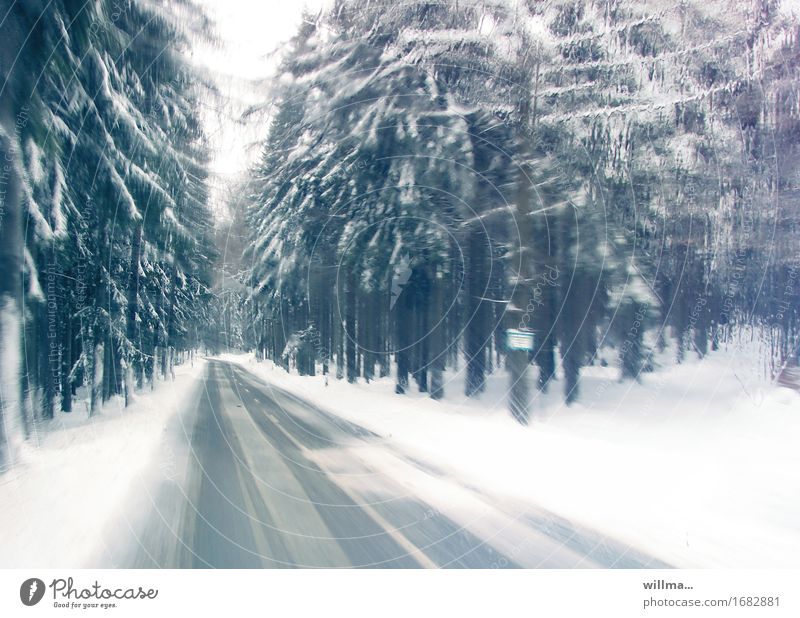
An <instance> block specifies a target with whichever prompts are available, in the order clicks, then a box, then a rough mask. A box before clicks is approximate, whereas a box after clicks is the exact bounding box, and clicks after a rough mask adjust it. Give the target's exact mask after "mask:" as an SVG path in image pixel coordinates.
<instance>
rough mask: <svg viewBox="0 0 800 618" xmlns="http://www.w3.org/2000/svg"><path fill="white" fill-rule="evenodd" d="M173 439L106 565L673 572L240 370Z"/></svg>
mask: <svg viewBox="0 0 800 618" xmlns="http://www.w3.org/2000/svg"><path fill="white" fill-rule="evenodd" d="M170 433H171V434H172V435H171V436H170V437H169V441H167V442H166V443H167V444H168V445H169V446H167V447H165V449H164V452H163V453H161V454H160V456H161V463H160V465H159V469H160V472H159V480H158V482H156V483H151V484H150V485H147V484H143V486H142V487H143V488H142V492H141V493H140V494H139V495H138V496H137V498H136V500H137V501H138V504H137V505H132V507H131V509H132V513H133V512H140V515H138V516H134V515H131V516H130V517H128V518H126V525H124V526H121V527H120V528H119V529H118V530H116V531H114V532H113V533H112V534H106V536H107V537H108V538H109V541H108V542H107V547H106V551H105V557H104V562H105V563H106V564H104V565H103V566H118V567H144V568H152V567H166V568H189V567H192V568H280V567H323V568H324V567H364V568H420V567H425V568H432V567H460V568H515V567H516V568H519V567H526V568H532V567H542V568H587V567H622V568H641V567H664V566H667V565H665V564H663V563H661V562H658V561H655V560H653V559H651V558H650V557H648V556H645V555H643V554H642V553H640V552H637V551H635V550H633V549H632V548H630V547H626V546H624V545H622V544H620V543H618V542H615V541H614V540H613V539H609V538H606V537H603V536H601V535H599V534H597V533H596V532H593V531H591V530H587V529H585V528H579V527H577V526H574V525H572V524H571V523H570V522H568V521H565V520H563V519H561V518H558V517H556V516H554V515H553V514H550V513H547V512H545V511H541V510H537V509H532V508H531V507H530V505H514V504H512V503H509V502H508V501H505V500H498V499H496V498H495V497H492V496H486V495H482V494H481V493H480V492H478V491H477V490H475V489H474V488H470V487H469V486H467V485H461V484H459V483H458V482H457V481H455V480H454V479H453V478H452V477H451V476H449V475H447V474H445V473H444V472H442V471H441V470H437V469H436V468H435V467H434V466H431V465H430V464H425V463H424V462H420V461H417V460H415V459H414V458H413V457H410V456H408V455H406V454H404V453H403V452H401V451H400V450H398V449H397V448H396V446H394V445H393V444H392V442H391V439H390V438H386V437H382V436H378V435H376V434H374V433H372V432H370V431H368V430H366V429H364V428H362V427H359V426H356V425H354V424H352V423H348V422H345V421H343V420H341V419H339V418H338V417H335V416H334V415H332V414H330V413H328V412H325V411H324V410H322V409H319V408H317V407H315V406H314V405H312V404H310V403H308V402H306V401H303V400H302V399H299V398H298V397H296V396H294V395H292V394H289V393H287V392H285V391H283V390H280V389H277V388H275V387H273V386H271V385H269V384H267V383H265V382H263V381H262V380H260V379H259V378H257V377H255V376H254V375H253V374H251V373H249V372H248V371H246V370H245V369H243V368H241V367H239V366H237V365H234V364H230V363H226V362H222V361H218V360H211V361H209V362H208V365H207V369H206V370H205V374H204V376H203V378H202V380H201V383H200V384H199V385H198V388H197V389H196V395H195V396H194V397H193V398H192V404H191V405H190V406H188V409H187V410H185V411H184V412H183V413H181V414H180V415H179V417H178V418H176V420H175V426H174V427H173V428H171V432H170ZM365 454H370V455H372V457H364V456H363V455H365ZM375 456H378V460H376V459H375ZM374 461H382V462H385V463H386V465H381V466H375V465H374V463H370V462H374ZM148 486H155V487H156V488H157V489H156V490H147V487H148ZM418 488H424V490H420V489H418Z"/></svg>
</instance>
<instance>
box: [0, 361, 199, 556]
mask: <svg viewBox="0 0 800 618" xmlns="http://www.w3.org/2000/svg"><path fill="white" fill-rule="evenodd" d="M205 364H206V361H205V360H203V359H195V361H194V363H193V364H189V363H187V364H185V365H181V366H177V367H176V368H175V374H176V377H175V381H174V382H160V383H158V385H157V387H156V390H155V391H152V392H150V391H146V390H145V391H143V392H142V393H139V394H138V395H137V398H136V400H135V401H134V403H133V404H132V405H131V407H129V408H125V407H124V405H123V403H122V400H121V398H115V399H112V400H110V401H109V402H107V403H106V405H105V406H104V407H103V409H102V411H101V413H100V414H99V415H97V416H95V417H93V418H89V417H88V414H87V411H86V407H85V405H84V404H83V402H82V401H76V403H75V411H73V412H72V413H70V414H63V413H61V414H59V415H58V416H57V417H56V419H55V420H54V421H51V422H50V423H49V424H48V425H47V426H41V425H40V426H39V428H38V433H37V434H36V435H34V436H33V437H32V438H31V440H30V441H29V443H28V444H26V445H25V450H24V451H23V457H22V461H21V462H20V463H19V464H18V465H17V466H15V467H14V468H12V469H11V470H10V471H8V472H6V473H5V474H3V475H0V529H2V530H3V545H2V551H1V552H0V568H25V567H44V568H59V567H61V568H76V567H87V566H92V564H90V562H91V561H92V560H93V559H94V558H95V557H96V556H97V555H98V554H101V553H102V551H103V548H102V547H99V546H98V545H102V543H103V533H102V532H103V530H106V529H108V528H109V527H113V526H116V524H115V522H116V521H123V520H126V519H127V518H128V517H129V515H130V514H128V513H125V512H124V511H125V504H126V502H127V500H128V498H129V494H130V492H131V491H133V489H134V487H135V486H138V485H140V483H141V482H142V481H143V480H145V479H148V481H147V482H149V480H150V479H153V478H156V475H154V474H153V470H152V468H153V466H156V465H158V462H159V461H160V460H163V458H160V457H157V453H158V451H159V450H160V449H161V447H162V446H163V443H164V439H165V432H166V429H167V426H168V424H169V422H170V420H171V419H173V418H174V417H175V415H176V414H177V413H178V412H179V411H180V410H181V408H182V407H183V406H184V405H185V403H186V401H187V400H188V398H189V396H190V394H191V393H192V391H193V388H194V387H195V386H196V385H197V383H198V382H197V378H198V377H199V376H200V375H202V372H203V370H204V368H205Z"/></svg>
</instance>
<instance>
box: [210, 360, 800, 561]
mask: <svg viewBox="0 0 800 618" xmlns="http://www.w3.org/2000/svg"><path fill="white" fill-rule="evenodd" d="M748 357H749V355H746V354H743V353H741V354H738V355H737V354H735V353H732V352H731V351H728V352H719V353H715V354H712V355H710V356H709V357H707V358H706V359H705V360H704V361H702V362H700V361H688V362H685V363H684V364H681V365H675V366H671V367H667V368H663V369H660V370H659V371H658V372H657V373H654V374H649V375H647V376H645V377H644V379H643V383H642V384H635V383H619V382H618V381H617V380H616V376H617V372H616V370H614V369H611V368H602V367H590V368H587V369H585V371H584V374H583V378H582V393H583V395H582V397H581V401H580V403H578V404H575V405H573V406H572V407H569V408H567V407H565V406H564V405H563V404H562V403H561V397H560V389H561V387H562V382H560V381H559V382H557V383H556V384H555V385H554V387H553V388H552V389H551V392H549V393H548V394H546V395H538V396H537V398H536V401H535V402H534V406H533V408H534V410H535V412H534V421H533V422H532V426H531V427H529V428H527V429H526V428H522V427H520V426H518V425H517V424H516V423H515V422H513V421H512V420H511V419H510V418H509V415H508V413H507V412H506V409H505V403H504V399H505V395H504V394H505V384H506V376H505V373H503V372H500V373H498V374H496V375H493V376H490V377H489V380H488V382H487V390H486V392H485V393H483V395H482V396H481V397H480V398H479V399H477V400H473V399H467V398H464V397H463V396H460V393H462V392H463V388H462V386H463V379H462V377H461V376H459V375H457V374H449V375H448V376H447V377H448V384H447V392H448V393H449V394H448V397H447V398H446V399H445V400H444V401H441V402H436V401H432V400H431V399H429V398H427V397H426V396H425V395H424V394H419V393H416V392H414V393H411V394H409V395H407V396H403V397H401V396H398V395H395V394H394V392H393V391H394V384H393V382H392V381H391V380H390V379H388V378H385V379H381V380H377V381H375V382H373V383H371V384H368V385H367V384H363V383H359V384H356V385H350V384H347V383H346V382H343V381H337V380H333V379H331V380H329V383H328V386H326V385H325V382H324V378H323V377H322V376H315V377H300V376H298V375H294V374H287V373H286V372H284V371H283V370H282V369H280V368H278V367H276V366H274V365H273V364H272V363H270V362H268V361H265V362H261V363H257V362H256V361H255V360H254V359H253V357H252V356H251V355H225V356H223V357H222V358H223V359H224V360H228V361H231V362H235V363H237V364H239V365H241V366H243V367H244V368H246V369H248V370H250V371H251V372H253V373H254V374H256V375H257V376H259V377H261V378H263V379H265V380H266V381H267V382H269V383H272V384H274V385H276V386H279V387H281V388H284V389H286V390H288V391H290V392H293V393H295V394H297V395H299V396H302V397H304V398H306V399H308V400H310V401H312V402H313V403H315V404H317V405H318V406H320V407H321V408H323V409H325V410H327V411H329V412H331V413H334V414H336V415H338V416H340V417H342V418H344V419H346V420H349V421H352V422H355V423H358V424H360V425H362V426H364V427H366V428H368V429H370V430H372V431H374V432H375V433H378V434H380V435H382V436H384V437H385V438H387V439H388V440H390V441H391V443H392V446H394V447H397V448H398V449H400V450H402V451H403V452H404V453H406V454H408V455H410V456H412V457H414V458H415V459H416V460H418V461H422V462H428V463H430V464H432V466H434V467H435V469H438V470H442V471H445V473H446V476H447V478H448V480H449V481H450V482H453V483H457V484H461V485H464V484H469V485H470V486H471V487H474V488H477V489H478V490H479V491H481V492H482V493H484V494H485V495H486V496H487V497H489V498H496V499H498V500H503V498H508V499H511V500H515V501H516V500H522V501H524V502H525V503H527V504H530V505H531V506H532V507H538V508H544V509H547V510H549V511H551V512H553V513H555V514H556V515H559V516H561V517H565V518H567V519H570V520H572V521H574V522H575V523H576V524H578V525H581V526H586V527H588V528H592V529H594V530H596V531H598V532H600V533H603V534H606V535H608V536H610V537H612V538H615V539H617V540H619V541H621V542H623V543H626V544H628V545H630V546H632V547H634V548H638V549H640V550H642V551H645V552H648V553H650V554H651V555H653V556H655V557H656V558H659V559H661V560H663V561H665V562H667V563H669V564H673V565H675V566H679V567H723V568H724V567H730V568H747V567H751V568H768V567H797V566H799V565H800V526H798V523H797V522H798V521H800V450H799V449H797V444H798V443H800V394H798V393H797V392H795V391H792V390H789V389H785V388H780V387H775V386H771V385H768V384H765V383H762V382H761V381H760V380H759V378H758V376H757V375H756V373H757V372H756V370H755V368H754V367H752V363H751V362H750V361H749V360H748ZM412 390H413V389H412ZM367 452H368V451H367ZM385 461H386V458H385V457H383V458H382V457H378V456H377V454H376V457H375V458H374V461H373V462H371V463H374V464H375V465H376V466H384V467H385V466H386V464H385Z"/></svg>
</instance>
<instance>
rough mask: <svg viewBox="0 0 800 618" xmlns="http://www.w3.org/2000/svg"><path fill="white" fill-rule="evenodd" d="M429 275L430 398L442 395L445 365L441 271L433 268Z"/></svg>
mask: <svg viewBox="0 0 800 618" xmlns="http://www.w3.org/2000/svg"><path fill="white" fill-rule="evenodd" d="M433 270H434V271H435V272H433V274H432V277H431V302H430V315H429V317H428V323H429V324H430V327H431V329H432V330H431V334H430V339H431V343H430V351H431V358H430V368H431V372H430V373H431V376H430V377H431V380H430V391H431V399H442V397H444V367H445V353H446V350H445V348H446V343H445V320H444V317H445V316H444V307H443V291H444V290H443V288H444V276H443V274H444V273H442V272H441V271H438V270H437V269H433Z"/></svg>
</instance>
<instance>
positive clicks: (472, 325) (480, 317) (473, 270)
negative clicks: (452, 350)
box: [464, 230, 491, 397]
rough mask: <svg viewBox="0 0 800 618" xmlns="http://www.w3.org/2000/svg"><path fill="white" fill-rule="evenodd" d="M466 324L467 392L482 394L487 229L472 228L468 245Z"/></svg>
mask: <svg viewBox="0 0 800 618" xmlns="http://www.w3.org/2000/svg"><path fill="white" fill-rule="evenodd" d="M467 250H468V251H469V254H468V256H467V260H468V267H467V272H466V278H467V303H466V304H467V316H466V318H467V320H468V321H467V324H466V327H465V330H464V355H465V356H466V363H467V378H466V382H465V385H464V387H465V388H464V392H465V394H466V396H467V397H474V396H475V395H477V394H479V393H482V392H483V391H484V388H485V386H486V346H487V343H488V342H489V340H490V338H491V330H490V327H489V324H488V315H487V314H488V306H487V303H486V302H485V301H484V300H483V299H484V297H485V296H486V295H487V293H488V289H487V288H488V280H487V277H486V271H485V267H486V264H487V261H488V259H489V255H488V251H487V247H486V242H485V232H483V231H482V230H472V231H471V232H470V233H469V241H468V244H467Z"/></svg>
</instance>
